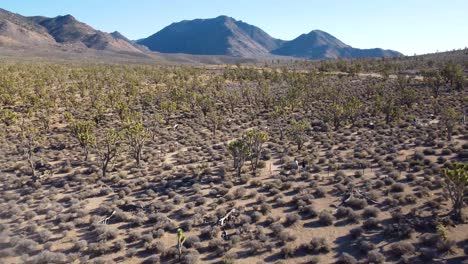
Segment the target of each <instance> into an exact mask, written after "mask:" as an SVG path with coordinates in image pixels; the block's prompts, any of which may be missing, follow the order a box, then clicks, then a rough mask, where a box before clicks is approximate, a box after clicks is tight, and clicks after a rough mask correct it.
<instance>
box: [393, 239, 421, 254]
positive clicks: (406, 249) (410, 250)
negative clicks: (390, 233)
mask: <svg viewBox="0 0 468 264" xmlns="http://www.w3.org/2000/svg"><path fill="white" fill-rule="evenodd" d="M414 251H415V248H414V246H413V245H412V244H411V243H409V242H406V241H400V242H395V243H393V244H392V245H390V253H392V254H393V255H395V256H402V255H413V254H414Z"/></svg>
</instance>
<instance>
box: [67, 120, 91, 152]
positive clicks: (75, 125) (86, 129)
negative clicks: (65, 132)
mask: <svg viewBox="0 0 468 264" xmlns="http://www.w3.org/2000/svg"><path fill="white" fill-rule="evenodd" d="M70 131H71V134H72V136H73V137H74V138H76V139H77V140H78V142H79V144H80V146H81V148H82V149H83V151H84V153H85V159H84V160H85V161H86V160H88V153H89V151H88V147H89V146H92V145H93V144H94V143H95V140H96V138H95V135H94V134H93V125H92V123H91V122H89V121H81V120H72V121H71V124H70Z"/></svg>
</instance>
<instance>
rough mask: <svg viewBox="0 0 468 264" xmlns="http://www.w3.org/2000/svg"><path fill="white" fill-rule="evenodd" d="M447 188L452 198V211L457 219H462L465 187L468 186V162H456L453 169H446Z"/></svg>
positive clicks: (444, 172)
mask: <svg viewBox="0 0 468 264" xmlns="http://www.w3.org/2000/svg"><path fill="white" fill-rule="evenodd" d="M443 175H444V177H445V188H446V189H447V191H448V193H449V196H450V200H452V208H453V209H452V213H453V217H454V218H455V219H456V220H461V219H462V209H463V206H464V201H463V199H464V197H465V189H466V187H467V186H468V164H466V163H454V164H453V168H452V169H444V170H443Z"/></svg>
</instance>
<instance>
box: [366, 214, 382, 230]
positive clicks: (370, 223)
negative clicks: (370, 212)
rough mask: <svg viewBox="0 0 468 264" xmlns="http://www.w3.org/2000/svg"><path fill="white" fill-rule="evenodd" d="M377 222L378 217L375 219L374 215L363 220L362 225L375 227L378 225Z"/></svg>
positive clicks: (370, 227)
mask: <svg viewBox="0 0 468 264" xmlns="http://www.w3.org/2000/svg"><path fill="white" fill-rule="evenodd" d="M379 223H380V221H379V219H377V218H375V217H370V218H369V219H367V220H366V221H364V223H363V224H362V226H363V227H364V228H365V229H375V228H377V227H379Z"/></svg>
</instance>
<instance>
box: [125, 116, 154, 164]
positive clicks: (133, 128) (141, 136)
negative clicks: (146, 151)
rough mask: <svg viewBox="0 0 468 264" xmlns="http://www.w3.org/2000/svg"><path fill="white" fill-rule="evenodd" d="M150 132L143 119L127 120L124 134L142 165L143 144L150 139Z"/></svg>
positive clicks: (133, 153)
mask: <svg viewBox="0 0 468 264" xmlns="http://www.w3.org/2000/svg"><path fill="white" fill-rule="evenodd" d="M149 134H150V133H149V132H148V129H146V128H145V127H144V126H143V123H142V122H141V121H138V120H135V119H131V118H129V119H127V121H126V122H125V127H124V136H125V139H126V140H127V143H128V145H129V146H130V149H131V155H132V156H133V158H134V159H135V161H136V164H137V166H140V161H141V154H142V152H143V146H144V144H145V143H146V141H147V140H148V137H149Z"/></svg>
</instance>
